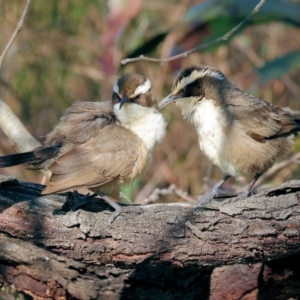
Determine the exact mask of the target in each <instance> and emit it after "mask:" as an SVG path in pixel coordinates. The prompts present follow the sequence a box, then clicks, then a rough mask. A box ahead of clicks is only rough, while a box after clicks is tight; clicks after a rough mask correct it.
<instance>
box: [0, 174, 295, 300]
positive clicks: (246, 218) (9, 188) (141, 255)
mask: <svg viewBox="0 0 300 300" xmlns="http://www.w3.org/2000/svg"><path fill="white" fill-rule="evenodd" d="M40 191H41V186H40V185H36V184H31V183H25V182H20V181H18V180H16V179H13V178H8V177H0V274H1V276H2V278H3V280H4V281H5V282H8V283H11V284H12V283H13V284H14V285H15V287H16V288H17V289H18V290H22V291H25V292H27V293H28V294H31V295H34V296H35V297H40V298H41V299H53V298H55V299H69V298H70V299H71V298H72V297H73V298H76V299H96V298H99V297H100V298H101V297H103V299H104V298H105V299H110V297H111V298H112V299H131V298H130V297H129V296H128V295H129V294H130V293H129V291H130V292H131V293H138V295H139V296H138V298H136V297H135V299H139V297H141V299H150V298H147V296H149V295H150V294H151V293H152V295H153V297H154V295H155V298H156V299H174V298H172V297H167V295H169V294H166V293H167V292H168V293H169V292H170V291H168V289H167V288H166V287H168V286H171V285H172V284H174V286H176V287H177V289H175V290H173V292H174V293H176V295H177V297H178V298H179V297H184V299H194V297H193V295H194V296H195V295H197V297H199V295H202V299H206V298H207V297H208V295H210V296H211V299H214V298H213V296H212V294H213V290H210V289H209V287H210V282H211V289H212V287H213V286H214V284H215V282H216V281H215V280H213V278H214V277H213V274H214V273H215V272H216V271H215V270H218V269H220V268H216V269H214V268H215V267H219V266H225V265H233V264H238V263H247V264H249V263H251V264H253V263H256V262H263V261H269V260H274V259H279V258H282V257H288V256H291V255H297V254H299V255H300V247H299V245H300V236H299V229H300V205H299V197H300V182H299V181H290V182H287V183H285V184H282V185H280V186H276V187H273V188H270V189H266V190H263V191H259V192H258V193H257V194H256V195H254V196H252V197H250V198H248V199H247V200H236V199H227V200H225V201H222V202H220V201H212V202H211V203H209V204H207V205H206V206H205V207H203V208H201V209H198V210H197V211H195V210H194V209H193V207H192V206H191V205H190V204H185V203H182V204H180V203H176V204H155V205H147V206H143V213H138V212H139V211H140V210H139V209H137V213H128V214H127V213H126V214H121V215H120V216H119V217H118V218H117V219H116V220H115V221H114V223H113V224H111V225H109V224H108V219H109V217H110V214H111V210H110V208H109V207H108V206H107V205H106V204H105V203H104V202H102V201H101V200H100V201H94V202H93V203H89V204H87V205H85V206H84V207H83V208H82V209H80V210H78V211H75V212H72V211H69V209H68V207H69V206H70V204H69V203H65V201H66V195H63V196H58V195H51V196H43V197H41V195H40ZM256 265H257V264H256ZM228 268H230V266H229V267H228ZM213 269H214V271H213ZM254 269H255V268H254ZM223 272H224V271H223ZM243 272H244V271H243ZM255 272H256V273H257V268H256V269H255ZM248 273H249V274H250V273H251V272H248ZM256 273H255V274H256ZM255 276H258V275H257V274H256V275H255ZM199 282H201V283H202V284H199ZM146 283H147V285H148V287H147V288H146ZM149 283H150V287H149ZM216 286H218V288H220V285H216ZM180 287H184V289H183V288H180ZM174 288H175V287H174ZM186 289H188V290H189V292H190V293H189V297H188V298H187V297H186V292H184V291H186ZM216 290H217V289H215V291H216ZM250 290H251V292H253V289H252V288H251V289H250ZM223 291H224V289H223ZM128 293H129V294H128ZM143 293H144V295H145V297H146V298H143V297H142V295H143ZM153 293H154V294H153ZM241 294H243V295H244V293H241ZM130 295H131V294H130ZM47 297H48V298H47ZM217 298H218V297H215V299H217ZM36 299H38V298H36ZM132 299H134V297H133V298H132ZM220 299H221V298H220ZM224 299H227V298H224ZM228 299H230V298H228Z"/></svg>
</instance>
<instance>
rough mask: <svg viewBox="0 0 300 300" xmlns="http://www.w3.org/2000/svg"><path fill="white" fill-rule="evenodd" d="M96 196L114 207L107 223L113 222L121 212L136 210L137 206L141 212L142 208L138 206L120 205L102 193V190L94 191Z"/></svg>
mask: <svg viewBox="0 0 300 300" xmlns="http://www.w3.org/2000/svg"><path fill="white" fill-rule="evenodd" d="M96 193H97V194H98V196H99V197H100V198H101V199H103V200H104V201H105V202H106V203H107V204H108V205H110V206H111V207H113V208H114V209H115V212H114V213H113V214H112V215H111V216H110V218H109V220H108V222H109V224H111V223H113V221H114V220H115V219H116V218H117V217H118V216H119V215H120V214H121V213H122V212H126V213H128V212H134V213H136V212H137V208H138V209H139V213H142V212H143V210H142V209H141V207H140V206H121V205H119V204H118V203H117V202H116V201H115V200H113V199H112V198H110V197H108V196H106V195H104V194H103V193H102V192H96Z"/></svg>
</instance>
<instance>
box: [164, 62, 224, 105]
mask: <svg viewBox="0 0 300 300" xmlns="http://www.w3.org/2000/svg"><path fill="white" fill-rule="evenodd" d="M225 81H226V78H225V76H224V75H223V73H221V72H220V71H219V70H217V69H215V68H213V67H208V66H204V65H197V66H192V67H188V68H185V69H183V70H182V71H181V72H180V73H179V74H178V76H177V77H176V78H175V80H174V83H173V87H172V93H171V94H170V95H168V96H167V97H165V98H164V99H163V100H162V101H161V102H160V103H159V105H158V107H159V109H161V108H163V107H165V106H166V105H168V104H170V103H173V102H176V104H177V106H179V107H180V108H181V110H184V109H186V108H187V107H189V109H193V107H194V105H195V104H196V103H197V102H199V101H201V100H202V99H204V98H206V99H208V98H209V99H211V98H213V97H214V94H215V93H216V91H217V90H218V86H221V85H222V83H223V82H225Z"/></svg>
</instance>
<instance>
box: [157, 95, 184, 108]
mask: <svg viewBox="0 0 300 300" xmlns="http://www.w3.org/2000/svg"><path fill="white" fill-rule="evenodd" d="M180 99H182V98H180V97H178V96H174V95H173V94H170V95H168V96H167V97H165V98H164V99H162V100H161V101H160V102H159V104H158V109H162V108H163V107H165V106H166V105H168V104H170V103H172V102H175V101H177V100H180Z"/></svg>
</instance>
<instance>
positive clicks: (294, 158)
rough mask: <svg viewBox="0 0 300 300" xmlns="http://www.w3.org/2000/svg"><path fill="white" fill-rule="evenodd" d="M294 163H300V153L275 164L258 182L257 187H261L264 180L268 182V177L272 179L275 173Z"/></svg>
mask: <svg viewBox="0 0 300 300" xmlns="http://www.w3.org/2000/svg"><path fill="white" fill-rule="evenodd" d="M292 163H297V164H299V163H300V153H296V154H294V155H293V156H291V157H289V158H287V159H285V160H284V161H282V162H280V163H277V164H275V165H274V166H273V167H272V168H270V169H269V170H268V171H267V172H265V173H264V174H263V175H262V176H261V177H260V178H259V179H258V180H257V182H256V184H255V186H259V185H260V184H261V183H262V182H263V181H264V180H266V179H267V178H268V177H271V176H272V175H274V173H276V172H278V171H279V170H281V169H283V168H285V167H287V166H288V165H290V164H292Z"/></svg>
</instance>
